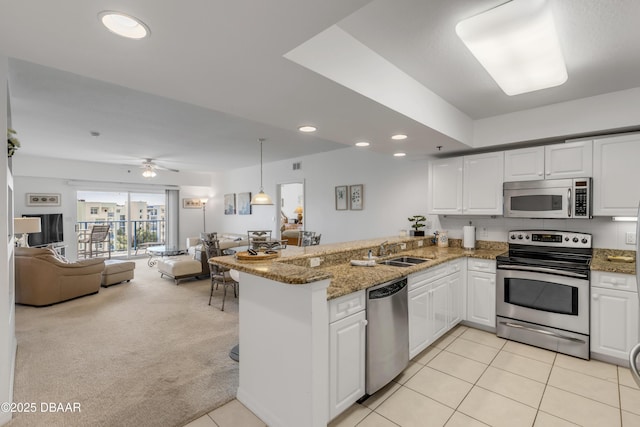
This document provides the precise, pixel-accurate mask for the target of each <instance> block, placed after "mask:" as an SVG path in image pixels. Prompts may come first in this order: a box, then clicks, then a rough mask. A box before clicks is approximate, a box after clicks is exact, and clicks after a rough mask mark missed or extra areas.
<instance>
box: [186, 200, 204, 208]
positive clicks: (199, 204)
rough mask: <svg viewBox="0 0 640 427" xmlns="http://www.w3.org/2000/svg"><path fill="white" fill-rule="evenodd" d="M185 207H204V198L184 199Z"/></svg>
mask: <svg viewBox="0 0 640 427" xmlns="http://www.w3.org/2000/svg"><path fill="white" fill-rule="evenodd" d="M182 208H183V209H202V200H200V199H182Z"/></svg>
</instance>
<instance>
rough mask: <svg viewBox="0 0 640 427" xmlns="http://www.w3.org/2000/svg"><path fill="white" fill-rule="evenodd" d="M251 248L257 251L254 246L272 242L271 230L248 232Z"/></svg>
mask: <svg viewBox="0 0 640 427" xmlns="http://www.w3.org/2000/svg"><path fill="white" fill-rule="evenodd" d="M247 240H248V241H249V247H250V248H251V249H256V248H255V247H254V245H258V244H260V243H264V242H270V241H271V230H249V231H247Z"/></svg>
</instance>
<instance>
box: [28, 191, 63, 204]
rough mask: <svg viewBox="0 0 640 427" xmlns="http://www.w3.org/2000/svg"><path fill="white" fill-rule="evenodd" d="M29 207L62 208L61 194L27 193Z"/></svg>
mask: <svg viewBox="0 0 640 427" xmlns="http://www.w3.org/2000/svg"><path fill="white" fill-rule="evenodd" d="M26 197H27V206H60V203H61V199H62V195H61V194H60V193H27V196H26Z"/></svg>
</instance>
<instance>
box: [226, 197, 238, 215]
mask: <svg viewBox="0 0 640 427" xmlns="http://www.w3.org/2000/svg"><path fill="white" fill-rule="evenodd" d="M235 213H236V193H229V194H225V195H224V214H225V215H235Z"/></svg>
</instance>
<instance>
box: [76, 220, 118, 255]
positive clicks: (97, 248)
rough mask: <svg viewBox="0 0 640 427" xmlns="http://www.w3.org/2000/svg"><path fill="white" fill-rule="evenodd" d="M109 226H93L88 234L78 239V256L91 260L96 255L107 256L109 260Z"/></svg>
mask: <svg viewBox="0 0 640 427" xmlns="http://www.w3.org/2000/svg"><path fill="white" fill-rule="evenodd" d="M110 228H111V226H110V225H98V224H95V225H93V226H92V227H91V229H90V230H89V232H88V233H86V234H83V235H81V236H80V237H79V239H78V256H83V257H84V258H93V257H94V256H97V255H103V254H107V257H108V258H109V259H111V235H110V234H109V229H110Z"/></svg>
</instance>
